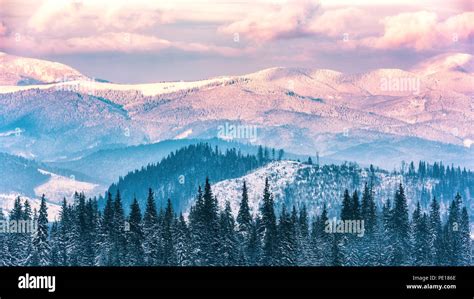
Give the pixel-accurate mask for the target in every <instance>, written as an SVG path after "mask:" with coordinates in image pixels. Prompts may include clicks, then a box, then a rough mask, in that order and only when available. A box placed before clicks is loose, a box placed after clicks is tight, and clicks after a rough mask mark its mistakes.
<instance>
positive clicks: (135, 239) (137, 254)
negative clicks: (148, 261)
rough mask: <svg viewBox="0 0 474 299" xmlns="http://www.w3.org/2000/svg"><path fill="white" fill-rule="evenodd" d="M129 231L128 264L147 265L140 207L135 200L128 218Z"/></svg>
mask: <svg viewBox="0 0 474 299" xmlns="http://www.w3.org/2000/svg"><path fill="white" fill-rule="evenodd" d="M128 223H129V228H130V229H129V231H127V232H126V233H127V245H128V249H127V264H128V265H131V266H143V265H145V257H144V255H145V251H144V249H143V242H144V236H143V229H142V215H141V212H140V206H139V205H138V201H137V199H136V198H135V199H134V200H133V203H132V205H131V206H130V215H129V217H128Z"/></svg>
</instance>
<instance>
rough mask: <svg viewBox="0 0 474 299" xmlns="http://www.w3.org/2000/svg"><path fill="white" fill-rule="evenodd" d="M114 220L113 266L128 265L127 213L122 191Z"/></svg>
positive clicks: (116, 200) (118, 196)
mask: <svg viewBox="0 0 474 299" xmlns="http://www.w3.org/2000/svg"><path fill="white" fill-rule="evenodd" d="M113 216H114V218H113V219H114V220H113V230H112V259H113V261H112V264H113V265H115V266H122V265H126V263H127V238H126V236H125V213H124V210H123V206H122V199H121V197H120V191H118V190H117V194H116V196H115V200H114V215H113Z"/></svg>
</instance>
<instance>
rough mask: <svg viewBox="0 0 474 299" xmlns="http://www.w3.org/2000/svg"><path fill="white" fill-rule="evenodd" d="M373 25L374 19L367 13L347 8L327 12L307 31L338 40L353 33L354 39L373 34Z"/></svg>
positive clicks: (314, 21) (315, 20)
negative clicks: (345, 34) (346, 34)
mask: <svg viewBox="0 0 474 299" xmlns="http://www.w3.org/2000/svg"><path fill="white" fill-rule="evenodd" d="M372 24H373V20H372V17H371V16H370V14H368V13H367V12H366V11H364V10H362V9H360V8H355V7H347V8H340V9H331V10H327V11H325V12H324V13H323V14H322V15H319V16H316V17H315V18H314V20H313V21H312V22H311V23H310V24H309V26H308V28H307V29H306V30H307V31H308V32H310V33H319V34H324V35H327V36H331V37H338V38H340V37H341V36H342V35H343V34H344V33H351V35H352V37H354V36H360V35H364V34H368V33H369V32H372V31H373V26H372Z"/></svg>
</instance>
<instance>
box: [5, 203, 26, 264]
mask: <svg viewBox="0 0 474 299" xmlns="http://www.w3.org/2000/svg"><path fill="white" fill-rule="evenodd" d="M25 205H27V201H25ZM27 207H28V206H27ZM27 212H28V214H26V213H25V210H24V209H23V205H22V203H21V199H20V197H17V198H16V199H15V202H14V204H13V209H12V210H11V211H10V215H9V220H10V221H11V222H12V223H15V222H16V223H17V225H16V227H18V224H19V223H20V221H25V220H26V221H28V220H31V218H30V217H31V209H29V211H28V210H27ZM7 242H8V246H7V247H8V251H9V254H8V256H9V259H10V262H11V264H12V265H18V266H23V265H25V264H26V259H27V257H28V249H29V248H30V247H31V238H30V236H29V234H25V233H20V234H17V233H10V234H8V236H7Z"/></svg>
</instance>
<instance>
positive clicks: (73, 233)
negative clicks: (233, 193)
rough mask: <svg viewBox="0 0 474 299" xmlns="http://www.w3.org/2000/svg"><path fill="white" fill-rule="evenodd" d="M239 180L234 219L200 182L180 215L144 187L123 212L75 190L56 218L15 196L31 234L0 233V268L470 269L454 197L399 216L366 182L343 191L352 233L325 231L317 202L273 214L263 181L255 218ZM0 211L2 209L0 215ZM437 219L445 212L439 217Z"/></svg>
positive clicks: (397, 199)
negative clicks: (355, 228)
mask: <svg viewBox="0 0 474 299" xmlns="http://www.w3.org/2000/svg"><path fill="white" fill-rule="evenodd" d="M248 193H249V190H248V188H247V186H246V184H245V182H244V184H243V186H242V194H241V198H240V199H239V200H240V207H239V211H237V214H236V215H237V217H234V216H233V215H234V214H233V212H232V211H231V208H230V204H229V203H227V204H226V205H225V208H224V209H219V205H218V201H217V199H216V197H215V196H214V195H213V192H212V188H211V185H210V182H209V180H208V179H206V181H205V184H204V187H203V188H201V187H199V188H198V190H197V194H196V199H195V202H194V205H193V206H192V208H191V209H190V212H189V214H188V215H183V214H179V215H178V214H177V213H175V210H174V209H173V205H172V203H171V200H168V203H167V205H166V206H165V207H164V208H162V209H159V210H158V209H157V205H156V203H155V196H154V193H153V191H152V189H149V190H148V195H147V198H146V208H145V210H144V211H141V209H140V206H139V204H138V201H137V199H135V200H134V201H133V202H132V204H131V206H130V213H128V214H125V212H124V207H123V204H122V199H121V195H120V191H117V192H116V194H114V195H112V194H111V193H108V196H107V199H106V203H105V207H104V209H103V210H99V208H98V202H97V200H96V199H86V197H85V196H84V195H83V194H77V193H76V195H75V200H74V203H72V204H68V203H67V202H66V200H65V201H64V203H63V205H62V210H61V213H60V218H59V219H57V221H55V222H53V223H48V218H47V213H48V211H47V207H46V200H45V197H44V196H43V198H42V200H41V206H40V209H39V211H38V213H36V211H34V212H32V209H31V207H30V204H29V203H28V201H24V203H23V204H22V201H21V200H20V199H19V198H18V199H17V200H16V201H15V206H14V208H13V210H12V211H11V212H10V215H9V219H10V220H35V221H37V223H38V227H37V230H36V232H35V233H34V234H0V248H1V252H2V254H1V255H0V265H3V266H18V265H26V266H49V265H51V266H396V265H417V266H428V265H448V266H451V265H462V266H465V265H470V264H471V245H470V232H469V216H468V211H467V208H466V207H465V205H464V204H463V200H462V198H461V196H460V195H459V194H455V195H454V196H453V199H452V201H451V203H450V206H449V211H448V214H447V217H442V216H441V214H440V205H439V203H438V201H437V199H436V198H432V200H431V203H430V205H429V211H427V212H425V211H422V209H421V208H420V205H419V204H418V205H417V207H416V209H415V210H414V211H413V213H411V214H410V213H409V210H408V206H407V197H406V192H405V190H404V187H403V186H402V184H400V185H399V187H398V189H397V191H396V193H395V196H394V198H392V199H390V200H387V201H386V202H385V204H384V205H383V208H382V209H378V208H377V207H376V204H375V198H374V195H373V192H372V190H371V187H370V185H368V184H365V187H364V189H363V190H362V192H361V196H360V198H359V193H358V191H357V190H345V192H344V198H343V199H342V207H341V210H340V218H341V220H349V221H351V220H363V221H364V228H365V232H364V234H363V235H362V236H360V235H357V234H353V233H347V232H343V233H340V232H337V231H328V221H329V220H330V219H328V213H327V210H326V207H324V209H323V210H322V212H321V213H320V214H319V215H317V216H316V217H309V216H308V212H307V209H306V207H305V206H304V205H302V206H300V207H298V208H297V207H295V206H291V207H290V206H288V207H287V206H283V207H282V209H281V212H279V213H278V214H276V212H275V208H274V200H273V195H272V193H271V192H270V186H269V183H268V180H267V181H266V183H265V188H264V192H263V194H261V199H262V204H261V207H260V210H259V213H258V214H257V215H252V214H251V212H250V208H249V202H248ZM0 215H2V213H0ZM442 218H446V219H445V220H444V221H443V220H442Z"/></svg>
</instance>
